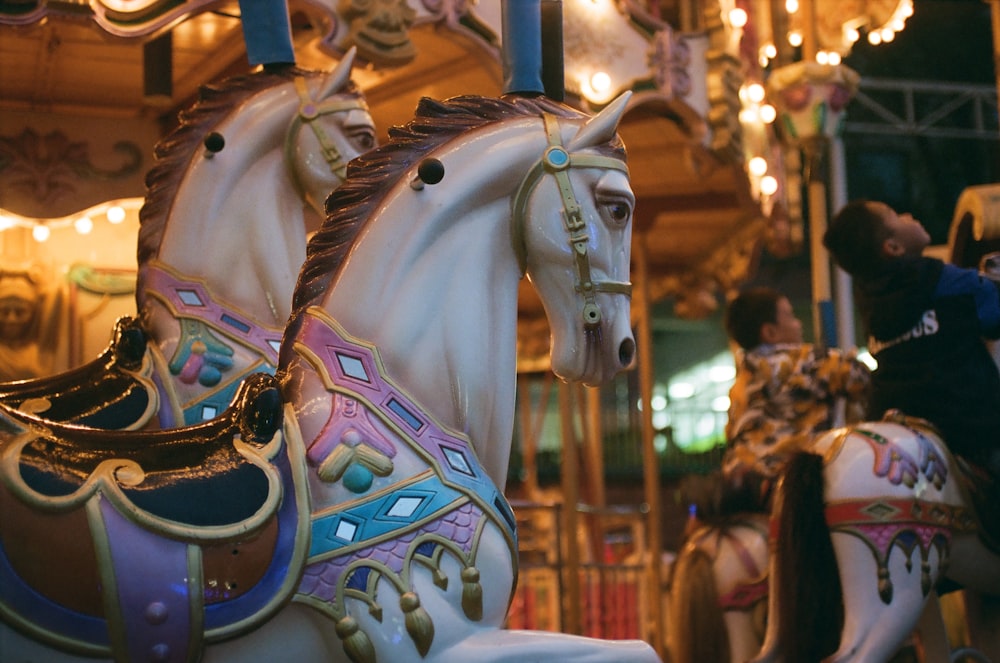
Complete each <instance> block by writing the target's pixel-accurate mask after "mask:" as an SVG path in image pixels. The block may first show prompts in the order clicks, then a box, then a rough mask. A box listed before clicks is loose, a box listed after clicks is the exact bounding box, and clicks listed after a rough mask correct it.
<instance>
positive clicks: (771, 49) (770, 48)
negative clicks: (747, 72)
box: [764, 42, 778, 59]
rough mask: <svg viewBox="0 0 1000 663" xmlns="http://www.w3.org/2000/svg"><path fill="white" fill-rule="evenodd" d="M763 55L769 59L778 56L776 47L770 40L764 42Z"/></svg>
mask: <svg viewBox="0 0 1000 663" xmlns="http://www.w3.org/2000/svg"><path fill="white" fill-rule="evenodd" d="M764 55H766V56H767V57H769V58H771V59H774V58H775V57H777V56H778V47H777V46H775V45H774V44H772V43H770V42H768V43H767V44H764Z"/></svg>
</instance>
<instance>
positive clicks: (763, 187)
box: [760, 175, 778, 196]
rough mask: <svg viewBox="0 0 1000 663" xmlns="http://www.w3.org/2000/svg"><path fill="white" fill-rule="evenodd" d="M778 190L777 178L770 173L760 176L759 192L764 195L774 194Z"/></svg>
mask: <svg viewBox="0 0 1000 663" xmlns="http://www.w3.org/2000/svg"><path fill="white" fill-rule="evenodd" d="M777 190H778V180H777V179H775V178H774V177H772V176H771V175H765V176H764V177H762V178H760V192H761V193H762V194H764V195H765V196H771V195H774V193H775V192H776V191H777Z"/></svg>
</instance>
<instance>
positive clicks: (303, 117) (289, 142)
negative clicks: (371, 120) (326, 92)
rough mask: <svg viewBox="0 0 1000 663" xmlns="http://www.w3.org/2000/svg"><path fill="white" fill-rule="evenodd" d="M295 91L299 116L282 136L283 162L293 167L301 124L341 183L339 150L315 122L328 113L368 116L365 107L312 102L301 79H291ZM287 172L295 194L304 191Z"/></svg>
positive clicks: (343, 170) (343, 169) (353, 102)
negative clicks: (309, 131)
mask: <svg viewBox="0 0 1000 663" xmlns="http://www.w3.org/2000/svg"><path fill="white" fill-rule="evenodd" d="M295 91H296V92H297V93H298V95H299V99H300V100H301V103H300V104H299V112H298V114H297V115H296V116H295V118H294V119H293V120H292V123H291V125H289V127H288V133H287V134H286V135H285V162H286V163H288V164H291V163H293V159H292V157H293V156H294V155H293V151H294V149H295V138H296V137H297V136H298V135H299V130H300V129H301V128H302V125H303V124H305V125H307V126H308V127H309V128H310V129H312V132H313V135H314V136H316V140H317V141H319V147H320V150H321V151H322V153H323V159H324V160H325V161H326V163H327V165H329V166H330V172H331V173H333V174H334V175H336V176H337V177H339V178H340V179H341V181H343V180H344V179H345V178H346V177H347V162H346V161H344V157H343V156H342V155H341V154H340V150H338V149H337V146H336V145H334V144H333V141H331V140H330V139H329V137H327V135H326V132H325V131H323V127H322V126H320V124H319V123H318V122H316V120H317V119H319V118H321V117H323V116H324V115H329V114H331V113H344V112H347V111H352V110H361V111H365V112H368V104H367V103H365V101H364V99H361V98H354V99H325V100H323V101H315V100H314V99H313V98H312V97H311V96H310V94H309V86H308V85H306V79H305V78H304V77H302V76H296V77H295ZM290 170H291V171H292V178H293V179H294V180H295V185H296V187H297V188H298V189H299V191H304V187H303V186H302V183H301V181H299V176H298V173H297V172H296V171H295V169H294V168H290Z"/></svg>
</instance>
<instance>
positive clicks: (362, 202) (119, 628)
mask: <svg viewBox="0 0 1000 663" xmlns="http://www.w3.org/2000/svg"><path fill="white" fill-rule="evenodd" d="M627 99H628V96H627V95H625V96H623V97H621V98H619V99H618V100H616V101H615V102H613V103H611V104H610V105H609V106H607V107H606V108H605V109H604V110H603V111H601V112H600V113H599V114H597V115H595V116H593V117H590V116H586V115H584V114H581V113H579V112H578V111H575V110H573V109H571V108H570V107H568V106H565V105H563V104H561V103H558V102H555V101H551V100H549V99H547V98H546V97H543V96H539V97H532V98H529V97H504V98H500V99H494V98H483V97H458V98H455V99H451V100H449V101H447V102H435V101H431V100H428V99H424V100H422V101H421V102H420V104H419V106H418V109H417V112H416V115H415V116H414V118H413V120H411V121H410V122H409V123H408V124H407V125H405V126H402V127H396V128H394V129H392V130H390V141H389V142H388V143H387V144H386V145H384V146H382V147H380V148H378V149H376V150H373V151H372V152H369V153H367V154H366V155H364V156H362V157H360V158H358V159H356V160H355V161H353V162H352V164H351V166H350V167H349V168H348V177H347V180H346V181H345V183H344V184H343V185H342V186H341V187H340V188H338V189H337V190H336V192H335V193H334V194H333V195H332V196H331V197H330V199H329V201H328V204H327V206H328V208H329V210H330V212H329V214H328V217H327V219H326V221H325V223H324V225H323V227H322V228H321V229H320V231H319V232H318V233H317V234H316V235H315V236H314V237H313V238H312V239H311V240H310V242H309V245H308V249H307V258H306V261H305V263H304V265H303V267H302V271H301V273H300V276H299V280H298V284H297V286H296V290H295V294H294V297H293V304H292V307H293V311H292V314H291V317H290V320H289V324H288V326H287V327H286V329H285V333H284V336H283V339H282V343H281V349H280V353H279V368H278V371H277V378H275V377H272V376H268V375H266V374H258V375H256V376H254V377H253V378H252V379H251V381H250V382H249V383H248V386H247V388H246V389H247V390H248V391H250V392H251V393H250V398H249V399H247V400H246V401H245V402H243V403H239V402H237V403H236V404H234V405H233V406H232V407H231V408H230V409H229V410H227V413H226V414H225V416H224V417H223V420H224V421H236V422H243V423H241V424H240V423H238V424H237V425H235V426H233V425H230V426H229V427H228V428H227V427H225V426H221V427H216V424H215V422H214V421H209V422H206V423H203V424H199V425H196V426H192V427H185V428H180V429H173V430H166V431H156V432H147V431H135V432H129V431H103V432H102V434H103V436H105V437H104V440H105V441H104V443H102V444H100V445H98V441H99V440H98V438H97V437H96V436H95V435H94V434H93V431H91V430H89V429H82V428H80V427H73V426H59V425H54V424H49V423H46V422H44V421H42V420H40V419H38V418H37V417H34V416H33V415H31V414H30V413H25V412H20V411H16V410H10V409H2V408H0V414H3V425H0V435H2V437H0V489H2V497H3V499H4V500H5V505H4V511H3V513H5V514H6V513H8V507H9V506H10V505H11V504H14V505H16V509H15V510H14V511H15V512H16V517H15V518H7V517H5V518H4V519H3V521H0V541H2V543H3V552H4V554H3V555H2V556H0V561H2V563H0V573H2V577H0V615H2V617H3V620H4V625H3V627H2V630H0V647H2V648H3V651H4V660H5V662H9V663H24V662H25V661H29V660H35V661H38V660H45V661H52V662H56V663H63V662H66V661H82V660H92V659H93V658H99V659H104V660H108V659H111V660H116V661H125V660H146V659H152V660H160V661H174V660H202V661H205V662H206V663H215V662H218V661H239V662H240V663H254V662H256V661H261V662H267V663H272V662H273V661H277V660H282V661H348V660H350V661H352V662H353V663H388V662H392V661H400V662H402V661H406V662H411V661H427V662H428V663H444V662H448V663H467V662H468V661H470V660H476V661H484V662H486V661H491V662H498V661H509V662H511V663H514V662H517V663H521V662H524V661H543V660H544V661H574V662H575V663H588V662H590V663H595V662H598V661H606V662H607V663H626V662H632V661H634V662H637V663H640V662H641V663H645V662H650V663H652V662H654V661H658V660H659V659H658V657H657V655H656V654H655V652H654V651H653V650H652V648H651V647H650V646H649V645H647V644H646V643H644V642H641V641H623V642H609V641H602V640H594V639H590V638H584V637H578V636H570V635H563V634H556V633H539V632H530V631H512V630H505V629H503V628H502V625H503V622H504V618H505V615H506V612H507V608H508V606H509V604H510V601H511V598H512V595H513V590H514V586H515V578H516V575H517V540H516V532H515V521H514V517H513V514H512V512H511V510H510V506H509V504H508V503H507V501H506V499H505V498H504V496H503V494H502V492H501V489H500V488H499V486H502V485H503V483H504V478H505V475H506V470H507V462H508V457H509V453H510V444H511V439H512V433H513V415H514V396H515V394H514V389H515V377H516V361H515V355H516V324H517V293H518V282H519V280H520V279H521V277H522V276H524V275H527V276H528V278H529V279H530V280H531V282H532V283H533V285H534V287H535V289H536V291H537V292H538V294H539V297H540V298H541V300H542V301H543V304H544V308H545V311H546V314H547V317H548V319H549V322H550V327H551V331H552V344H551V351H550V353H551V355H550V356H551V361H552V367H553V370H554V372H555V373H556V374H557V375H559V376H560V377H561V378H563V379H566V380H573V381H582V382H584V383H587V384H598V383H601V382H603V381H605V380H607V379H610V378H611V377H612V376H613V375H615V374H616V373H618V372H619V371H621V370H622V369H624V368H626V367H627V366H629V365H630V364H631V363H632V361H633V358H634V352H635V342H634V339H633V337H632V331H631V320H630V306H629V304H630V299H629V293H630V284H629V282H628V273H629V255H630V245H631V219H632V209H633V207H634V200H635V199H634V196H633V193H632V191H631V187H630V185H629V177H628V170H627V167H626V165H625V151H624V147H623V146H622V144H621V141H620V139H619V137H618V135H617V126H618V121H619V119H620V117H621V114H622V113H623V112H624V109H625V105H626V103H627ZM275 380H278V382H277V383H276V382H275ZM279 383H280V395H281V398H280V401H281V402H282V403H283V409H281V410H279V409H278V407H277V406H276V405H275V403H276V402H277V401H279V398H278V387H277V386H275V385H276V384H279ZM234 412H235V414H234ZM279 422H280V423H281V426H280V427H279V426H278V423H279ZM206 428H211V430H204V429H206ZM233 431H238V432H239V434H238V435H234V433H233ZM197 432H201V433H202V434H201V435H200V437H201V440H200V441H198V442H197V443H194V444H192V442H191V440H189V439H186V438H193V437H195V433H197ZM157 436H158V437H157ZM146 440H149V441H150V442H149V443H147V442H146ZM171 440H172V442H171ZM158 450H162V451H167V452H168V453H166V454H165V455H164V456H163V457H160V456H159V455H158V454H157V453H156V451H158ZM50 452H51V453H52V454H53V455H52V456H49V453H50ZM189 489H190V490H192V492H191V494H190V495H188V494H187V493H186V491H188V490H189ZM70 532H71V533H72V535H70V534H68V533H70ZM46 537H47V539H46ZM56 538H58V540H59V541H60V544H59V545H49V546H47V547H46V548H45V549H44V554H43V555H41V556H40V557H33V556H30V555H21V556H17V555H13V554H11V553H10V552H9V551H10V550H12V549H14V550H17V551H21V552H23V551H26V550H27V551H31V550H35V549H36V548H37V547H38V546H44V545H45V543H46V541H54V540H56ZM70 576H71V578H70ZM84 657H89V658H86V659H85V658H84Z"/></svg>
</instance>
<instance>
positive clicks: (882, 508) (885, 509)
mask: <svg viewBox="0 0 1000 663" xmlns="http://www.w3.org/2000/svg"><path fill="white" fill-rule="evenodd" d="M862 511H864V512H865V513H867V514H868V515H870V516H872V517H874V518H878V519H879V520H885V519H886V518H888V517H890V516H895V515H896V514H897V513H899V509H897V508H896V507H894V506H892V505H891V504H886V503H885V502H876V503H874V504H871V505H869V506H866V507H865V508H864V509H862Z"/></svg>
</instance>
